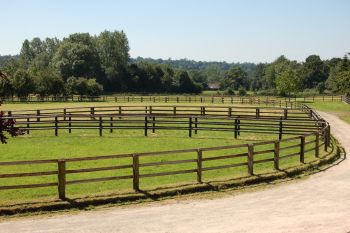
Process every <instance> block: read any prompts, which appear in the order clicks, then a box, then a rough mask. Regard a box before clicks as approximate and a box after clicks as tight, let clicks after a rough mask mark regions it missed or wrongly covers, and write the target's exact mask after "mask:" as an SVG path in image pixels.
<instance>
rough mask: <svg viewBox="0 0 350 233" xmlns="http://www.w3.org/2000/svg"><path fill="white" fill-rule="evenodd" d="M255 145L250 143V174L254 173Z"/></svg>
mask: <svg viewBox="0 0 350 233" xmlns="http://www.w3.org/2000/svg"><path fill="white" fill-rule="evenodd" d="M253 156H254V145H253V144H248V173H249V175H253V174H254V170H253V164H254V158H253Z"/></svg>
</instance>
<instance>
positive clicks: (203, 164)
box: [0, 132, 322, 199]
mask: <svg viewBox="0 0 350 233" xmlns="http://www.w3.org/2000/svg"><path fill="white" fill-rule="evenodd" d="M315 136H316V137H315ZM309 138H311V139H313V138H316V139H314V140H307V139H309ZM319 140H320V139H319V137H318V133H317V132H316V133H309V134H305V135H301V136H296V137H292V138H288V139H283V140H278V141H267V142H259V143H255V144H254V143H252V144H241V145H232V146H221V147H209V148H199V149H185V150H172V151H160V152H146V153H133V154H119V155H107V156H98V157H81V158H67V159H49V160H31V161H11V162H0V167H9V166H11V167H12V166H25V165H36V164H57V170H52V171H41V172H31V173H28V172H27V173H9V174H0V180H1V179H8V178H14V177H16V178H23V177H29V176H38V177H42V176H50V175H57V182H49V183H33V184H21V185H6V186H4V185H1V186H0V190H10V189H26V188H42V187H50V186H56V187H57V189H58V196H59V198H60V199H65V198H66V186H67V185H74V184H82V183H91V182H104V181H112V180H124V179H127V180H132V185H133V188H134V190H135V191H139V190H140V181H141V180H142V179H144V178H152V177H158V176H171V175H179V174H189V173H195V174H196V176H197V182H198V183H202V182H203V172H207V171H212V170H221V169H227V168H234V167H246V168H247V173H248V174H249V175H254V165H255V164H261V163H271V162H272V163H273V167H274V168H275V169H279V167H280V163H281V161H283V160H284V159H286V158H289V157H299V160H300V163H304V155H305V153H308V152H311V151H314V155H315V157H319V150H320V147H321V146H322V144H320V142H319ZM288 141H296V144H294V145H292V146H287V147H281V143H283V142H288ZM308 144H313V145H314V146H313V147H311V148H309V149H308V150H305V146H306V145H308ZM261 145H272V146H273V149H270V150H261V149H260V150H259V149H257V148H258V147H259V146H261ZM295 147H297V148H299V150H298V152H295V153H289V154H283V151H285V150H288V149H291V148H295ZM228 149H229V150H232V152H231V153H230V154H229V155H215V156H209V157H207V156H206V153H207V152H209V151H217V152H219V151H221V150H228ZM234 149H241V150H243V151H244V150H246V152H243V153H242V152H238V153H237V152H235V150H234ZM185 153H193V154H194V155H195V157H194V158H192V159H177V160H170V161H163V160H161V161H158V162H141V161H140V159H141V158H143V157H147V156H160V155H169V156H171V155H179V154H185ZM218 154H220V153H218ZM263 154H265V155H271V157H268V158H264V159H259V158H257V156H258V155H263ZM112 158H113V159H122V158H130V159H131V160H130V163H128V164H124V165H114V166H104V167H90V168H79V169H67V164H68V163H78V162H83V161H95V160H106V159H112ZM230 158H245V162H242V161H238V162H236V163H232V161H228V163H226V164H224V165H215V166H210V164H209V165H207V163H208V162H210V161H216V160H227V159H230ZM189 163H190V164H194V165H195V168H193V169H180V170H175V171H174V170H171V171H164V172H151V173H149V172H147V173H143V172H141V170H140V168H142V167H155V166H167V165H174V164H189ZM123 169H131V170H132V174H131V175H119V176H109V177H98V178H85V179H70V174H78V173H89V172H98V171H107V170H113V171H114V170H115V171H118V170H123Z"/></svg>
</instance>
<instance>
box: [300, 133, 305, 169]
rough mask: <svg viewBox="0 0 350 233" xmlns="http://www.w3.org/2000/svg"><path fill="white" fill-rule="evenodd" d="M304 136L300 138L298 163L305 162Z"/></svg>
mask: <svg viewBox="0 0 350 233" xmlns="http://www.w3.org/2000/svg"><path fill="white" fill-rule="evenodd" d="M304 151H305V135H302V136H300V162H301V163H304V160H305V155H304Z"/></svg>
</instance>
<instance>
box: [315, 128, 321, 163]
mask: <svg viewBox="0 0 350 233" xmlns="http://www.w3.org/2000/svg"><path fill="white" fill-rule="evenodd" d="M315 136H316V139H315V157H316V158H318V157H319V153H320V152H319V151H320V148H319V144H320V136H319V134H318V132H316V133H315Z"/></svg>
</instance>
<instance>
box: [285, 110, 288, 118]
mask: <svg viewBox="0 0 350 233" xmlns="http://www.w3.org/2000/svg"><path fill="white" fill-rule="evenodd" d="M284 119H288V108H285V109H284Z"/></svg>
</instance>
